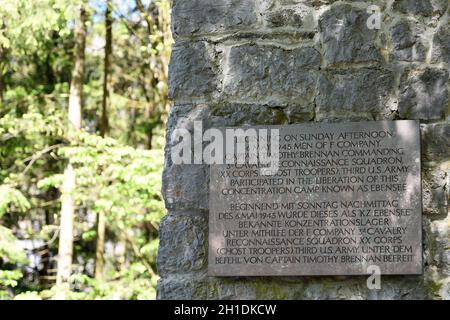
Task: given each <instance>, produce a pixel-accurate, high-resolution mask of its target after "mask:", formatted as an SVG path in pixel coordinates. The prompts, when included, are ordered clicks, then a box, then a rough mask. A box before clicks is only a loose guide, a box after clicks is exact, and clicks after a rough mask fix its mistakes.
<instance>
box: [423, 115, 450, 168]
mask: <svg viewBox="0 0 450 320" xmlns="http://www.w3.org/2000/svg"><path fill="white" fill-rule="evenodd" d="M422 153H423V158H424V159H426V160H427V161H443V160H445V159H448V158H450V122H449V121H447V122H440V123H433V124H424V125H423V126H422Z"/></svg>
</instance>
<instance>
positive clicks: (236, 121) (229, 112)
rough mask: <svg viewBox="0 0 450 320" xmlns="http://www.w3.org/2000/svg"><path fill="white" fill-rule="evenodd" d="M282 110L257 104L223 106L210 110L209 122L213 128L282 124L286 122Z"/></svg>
mask: <svg viewBox="0 0 450 320" xmlns="http://www.w3.org/2000/svg"><path fill="white" fill-rule="evenodd" d="M283 111H284V108H276V107H269V106H266V105H258V104H225V105H215V106H213V107H212V108H211V116H212V119H211V121H212V122H213V123H214V125H215V126H217V127H219V126H222V127H224V126H243V125H264V124H283V123H285V122H286V116H285V114H284V112H283Z"/></svg>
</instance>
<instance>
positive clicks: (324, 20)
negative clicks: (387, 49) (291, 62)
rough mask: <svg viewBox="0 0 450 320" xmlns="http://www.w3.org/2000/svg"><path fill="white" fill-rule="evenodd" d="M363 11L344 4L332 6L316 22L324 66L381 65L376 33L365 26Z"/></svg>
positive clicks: (365, 13) (365, 14) (365, 16)
mask: <svg viewBox="0 0 450 320" xmlns="http://www.w3.org/2000/svg"><path fill="white" fill-rule="evenodd" d="M368 18H369V14H368V13H367V12H366V10H364V9H361V8H356V7H352V6H351V5H348V4H339V5H335V6H332V7H331V8H330V9H329V10H327V11H325V13H324V14H323V15H322V16H321V17H320V19H319V28H320V32H321V34H322V41H323V50H324V58H325V61H326V63H327V64H335V63H340V62H341V63H342V62H367V61H381V60H382V57H381V54H380V50H379V49H378V48H377V47H376V39H377V30H376V29H372V30H371V29H369V28H368V27H367V25H366V23H367V20H368Z"/></svg>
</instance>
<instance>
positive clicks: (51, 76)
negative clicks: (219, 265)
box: [0, 0, 172, 300]
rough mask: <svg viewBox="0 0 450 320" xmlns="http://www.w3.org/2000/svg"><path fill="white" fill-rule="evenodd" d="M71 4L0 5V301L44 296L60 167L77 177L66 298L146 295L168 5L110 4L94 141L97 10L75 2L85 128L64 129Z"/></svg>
mask: <svg viewBox="0 0 450 320" xmlns="http://www.w3.org/2000/svg"><path fill="white" fill-rule="evenodd" d="M80 2H81V1H80V0H75V1H67V0H50V1H49V0H32V1H28V0H17V1H6V2H5V3H2V5H1V6H0V98H1V99H0V300H1V299H52V298H54V297H55V293H56V288H55V287H54V284H55V282H54V276H55V273H54V270H55V269H56V267H57V252H58V235H59V223H60V215H59V213H60V209H61V208H60V206H61V204H60V195H61V192H60V188H61V185H62V183H63V181H64V180H63V179H64V176H63V172H64V168H65V166H66V165H67V163H68V162H69V161H70V163H71V164H72V165H73V167H74V168H75V175H76V188H75V191H74V194H73V196H74V198H75V202H76V219H75V226H74V235H75V240H74V265H73V274H72V277H71V281H70V292H69V293H68V296H67V298H68V299H154V298H155V297H156V290H155V288H156V281H157V279H158V276H157V275H156V274H155V270H156V253H157V248H158V229H159V221H160V219H161V217H162V216H163V215H164V213H165V209H164V205H163V201H162V197H161V193H160V190H161V173H162V168H163V151H162V147H163V140H164V121H165V118H166V116H167V111H168V108H169V103H168V99H167V64H168V61H169V55H170V45H171V42H172V40H171V37H170V30H169V22H170V21H169V20H170V17H169V12H170V10H169V1H168V0H160V1H154V2H150V3H146V4H145V5H146V6H147V7H148V8H147V10H144V12H141V11H140V10H138V8H137V7H136V6H135V5H134V4H133V3H134V1H131V2H123V3H121V2H120V1H119V2H116V1H113V3H114V7H113V17H114V19H115V20H114V23H113V48H114V50H113V57H112V72H111V80H110V82H111V83H110V88H111V90H110V99H109V102H110V103H109V104H108V118H109V123H110V132H109V134H108V137H105V138H102V137H100V136H99V135H98V132H99V122H100V121H99V119H100V118H101V100H102V93H103V92H102V86H103V68H102V66H103V47H102V46H103V44H101V40H100V41H99V39H102V38H103V37H104V21H103V13H104V12H103V10H104V2H103V1H93V2H86V3H88V4H89V7H88V8H87V9H88V16H89V19H88V20H89V21H88V37H87V50H86V70H85V81H84V107H83V126H84V128H83V130H81V131H79V132H74V131H72V130H71V129H70V128H69V126H68V121H67V106H68V93H69V83H70V80H71V79H70V78H71V76H70V75H71V69H72V65H73V48H74V31H73V28H74V25H75V20H76V19H77V15H78V10H77V6H78V5H79V4H80ZM136 19H137V20H138V21H140V22H139V23H136V21H137V20H136ZM148 22H150V23H151V27H150V28H147V26H148ZM99 43H100V45H99ZM99 213H104V214H105V216H106V219H107V222H106V224H107V233H106V243H107V247H108V248H110V249H108V250H105V253H104V257H105V259H104V260H105V267H104V269H105V272H104V273H105V275H104V279H103V281H99V280H96V279H94V272H93V264H94V263H95V242H96V239H97V229H96V217H97V215H98V214H99ZM25 244H26V245H25ZM27 246H28V247H27ZM30 246H31V249H30V248H29V247H30ZM24 247H27V248H28V249H26V250H24V249H23V248H24ZM111 248H112V249H111ZM37 255H39V258H40V259H39V261H41V262H40V263H39V264H38V265H33V264H31V263H30V261H32V260H33V259H28V258H29V257H33V258H34V257H36V256H37ZM30 279H34V280H30Z"/></svg>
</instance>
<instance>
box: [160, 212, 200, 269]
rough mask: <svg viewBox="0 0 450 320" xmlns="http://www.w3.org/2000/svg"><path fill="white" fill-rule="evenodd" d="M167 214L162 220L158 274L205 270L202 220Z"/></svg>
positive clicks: (195, 216) (189, 216)
mask: <svg viewBox="0 0 450 320" xmlns="http://www.w3.org/2000/svg"><path fill="white" fill-rule="evenodd" d="M191 214H192V213H191V212H188V213H187V214H186V213H185V214H170V213H169V214H168V215H166V216H165V217H164V218H163V219H162V220H161V225H160V240H159V241H160V245H159V252H158V260H157V264H158V273H159V274H160V275H161V276H165V275H167V274H170V273H173V274H180V273H184V272H194V271H199V270H202V269H204V268H205V267H206V261H207V245H208V233H207V226H208V223H207V220H206V218H205V217H204V216H199V215H191Z"/></svg>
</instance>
